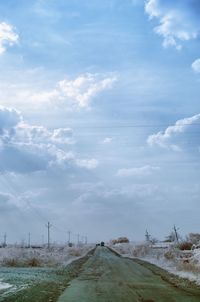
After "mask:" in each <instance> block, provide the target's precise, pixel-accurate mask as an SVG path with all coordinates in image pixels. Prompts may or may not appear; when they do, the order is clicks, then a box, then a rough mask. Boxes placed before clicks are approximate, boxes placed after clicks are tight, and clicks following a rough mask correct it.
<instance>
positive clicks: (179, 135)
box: [147, 114, 200, 151]
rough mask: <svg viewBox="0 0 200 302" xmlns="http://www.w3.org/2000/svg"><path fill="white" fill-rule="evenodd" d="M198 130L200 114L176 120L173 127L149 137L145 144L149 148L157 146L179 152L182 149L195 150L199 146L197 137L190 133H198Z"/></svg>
mask: <svg viewBox="0 0 200 302" xmlns="http://www.w3.org/2000/svg"><path fill="white" fill-rule="evenodd" d="M199 130H200V114H197V115H194V116H192V117H189V118H184V119H181V120H178V121H177V122H176V123H175V125H173V126H169V127H167V128H166V129H165V130H164V131H160V132H158V133H156V134H153V135H150V136H149V137H148V139H147V143H148V144H149V145H150V146H159V147H162V148H167V149H171V150H173V151H181V150H184V149H187V148H188V147H189V148H195V149H198V148H199V146H200V140H199V136H198V135H197V136H196V137H195V136H194V135H191V132H197V133H198V132H199Z"/></svg>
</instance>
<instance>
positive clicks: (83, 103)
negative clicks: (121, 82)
mask: <svg viewBox="0 0 200 302" xmlns="http://www.w3.org/2000/svg"><path fill="white" fill-rule="evenodd" d="M115 81H116V77H103V78H102V77H100V76H99V75H97V74H90V73H87V74H84V75H81V76H79V77H78V78H76V79H75V80H72V81H69V80H63V81H61V82H59V83H58V89H59V90H60V91H61V92H62V94H63V96H64V97H66V98H68V99H71V100H73V101H74V102H75V103H76V104H78V106H80V107H88V106H89V104H90V102H91V100H92V99H93V98H94V97H95V96H97V95H98V94H99V93H101V92H102V91H104V90H107V89H110V88H112V86H113V83H114V82H115Z"/></svg>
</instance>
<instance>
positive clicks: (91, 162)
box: [76, 158, 99, 170]
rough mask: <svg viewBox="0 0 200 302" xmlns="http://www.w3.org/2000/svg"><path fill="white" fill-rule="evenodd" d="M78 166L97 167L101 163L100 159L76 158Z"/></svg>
mask: <svg viewBox="0 0 200 302" xmlns="http://www.w3.org/2000/svg"><path fill="white" fill-rule="evenodd" d="M76 164H77V166H79V167H81V168H86V169H88V170H93V169H96V168H97V167H98V165H99V162H98V160H96V159H94V158H92V159H77V160H76Z"/></svg>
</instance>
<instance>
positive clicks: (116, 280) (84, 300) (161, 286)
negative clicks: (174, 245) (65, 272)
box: [58, 247, 200, 302]
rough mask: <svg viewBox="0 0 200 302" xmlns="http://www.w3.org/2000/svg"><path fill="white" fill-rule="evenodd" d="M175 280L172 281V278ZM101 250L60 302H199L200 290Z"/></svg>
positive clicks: (104, 248)
mask: <svg viewBox="0 0 200 302" xmlns="http://www.w3.org/2000/svg"><path fill="white" fill-rule="evenodd" d="M172 279H173V278H172ZM172 279H170V277H169V276H168V274H167V273H165V272H164V271H162V270H160V269H156V268H155V269H153V266H152V267H151V265H150V267H148V265H146V264H145V263H142V262H140V261H139V263H138V261H135V260H131V259H125V258H122V257H119V256H118V255H116V254H115V253H113V252H112V251H110V250H109V249H108V248H106V247H98V248H97V249H96V250H95V252H94V254H93V255H92V256H91V257H90V258H89V259H88V260H87V261H86V262H85V263H84V265H83V266H82V269H81V271H80V273H79V276H78V277H77V278H75V279H74V280H73V281H72V282H71V283H70V285H69V286H68V288H67V289H66V290H65V291H64V293H63V294H62V295H61V297H60V298H59V300H58V302H154V301H155V302H199V301H200V289H199V288H197V287H196V288H195V286H194V285H192V284H190V283H189V282H188V284H187V283H186V284H185V281H184V280H182V281H180V280H179V279H178V278H174V279H173V280H172Z"/></svg>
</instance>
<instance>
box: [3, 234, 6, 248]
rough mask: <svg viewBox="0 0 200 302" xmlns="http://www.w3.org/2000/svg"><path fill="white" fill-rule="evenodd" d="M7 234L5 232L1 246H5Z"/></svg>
mask: <svg viewBox="0 0 200 302" xmlns="http://www.w3.org/2000/svg"><path fill="white" fill-rule="evenodd" d="M6 241H7V234H6V233H5V234H4V236H3V247H6V245H7V242H6Z"/></svg>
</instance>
